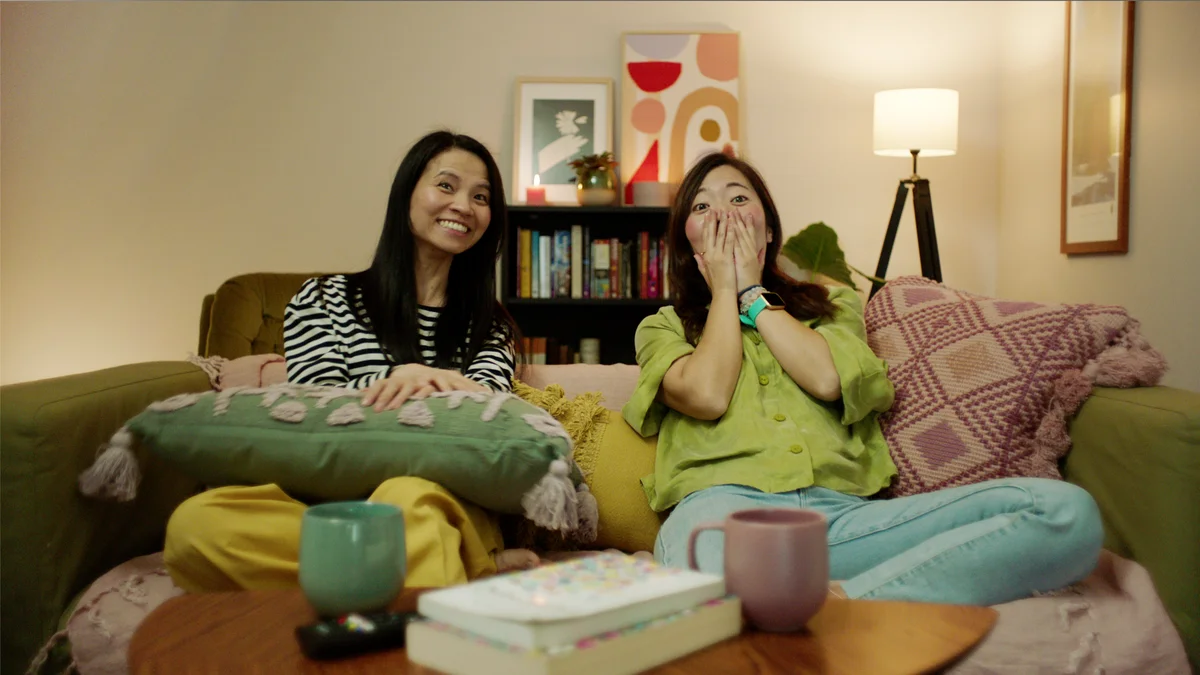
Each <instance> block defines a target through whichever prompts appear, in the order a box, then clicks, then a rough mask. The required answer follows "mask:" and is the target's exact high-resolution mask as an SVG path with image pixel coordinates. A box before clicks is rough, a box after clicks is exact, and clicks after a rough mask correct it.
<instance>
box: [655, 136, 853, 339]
mask: <svg viewBox="0 0 1200 675" xmlns="http://www.w3.org/2000/svg"><path fill="white" fill-rule="evenodd" d="M721 166H731V167H733V168H735V169H737V170H738V171H739V172H741V174H742V175H743V176H745V177H746V180H748V181H750V187H752V188H753V189H754V192H755V194H757V195H758V199H759V201H760V202H762V207H763V215H764V216H766V221H767V223H766V224H767V231H768V232H770V233H771V240H770V241H768V242H767V252H766V257H765V259H764V260H765V264H764V265H763V275H762V285H763V287H764V288H766V289H767V290H768V291H772V292H775V293H778V294H779V297H781V298H782V299H783V303H784V305H786V307H787V312H788V314H791V315H792V316H794V317H796V318H797V319H801V320H805V319H812V318H816V317H823V318H830V317H832V316H833V314H834V311H835V309H836V307H835V306H834V304H833V302H832V301H830V299H829V291H827V290H826V289H825V287H824V286H822V285H820V284H812V283H808V282H803V281H796V280H795V279H793V278H791V277H789V276H788V275H786V274H784V273H783V271H782V270H780V269H779V266H778V265H777V264H776V263H775V260H776V256H778V255H779V249H780V247H781V246H782V245H783V244H782V241H783V230H782V228H781V227H780V224H779V211H778V210H776V208H775V200H773V199H771V193H770V191H769V190H767V184H766V182H765V181H763V179H762V176H760V175H759V173H758V172H757V171H755V170H754V167H752V166H750V164H749V163H748V162H746V161H745V160H743V159H739V158H737V157H731V156H729V155H726V154H724V153H719V152H714V153H711V154H707V155H704V156H702V157H700V159H698V160H696V163H695V164H694V165H693V166H692V168H691V170H689V171H688V172H687V175H686V176H684V177H683V182H682V183H680V185H679V192H678V193H676V195H675V202H674V203H673V204H672V205H671V215H670V216H669V218H668V224H667V241H668V242H669V244H668V245H669V246H670V251H671V272H670V274H671V295H673V296H674V298H675V302H674V303H673V304H674V307H675V313H676V314H677V315H679V320H680V322H681V323H683V328H684V332H685V334H686V336H687V339H688V340H690V341H691V342H692V343H695V342H696V341H697V340H698V339H699V338H700V333H702V332H703V331H704V323H705V322H706V321H708V305H709V304H710V303H711V302H712V291H710V290H709V288H708V284H707V283H706V282H705V281H704V275H702V274H701V273H700V268H699V267H698V266H697V265H696V259H695V258H694V257H693V253H694V252H693V251H692V245H691V243H690V242H689V241H688V238H687V221H688V216H689V215H690V214H691V212H692V200H693V199H695V198H696V193H698V192H700V188H701V187H702V186H703V184H704V179H705V178H707V177H708V174H709V172H710V171H712V170H713V169H716V168H717V167H721Z"/></svg>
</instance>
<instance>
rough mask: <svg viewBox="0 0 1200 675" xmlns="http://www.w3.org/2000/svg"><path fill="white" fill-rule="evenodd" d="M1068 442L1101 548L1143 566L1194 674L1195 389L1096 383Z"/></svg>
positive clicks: (1199, 631) (1199, 446)
mask: <svg viewBox="0 0 1200 675" xmlns="http://www.w3.org/2000/svg"><path fill="white" fill-rule="evenodd" d="M1071 440H1072V442H1073V445H1072V449H1071V452H1070V454H1068V455H1067V460H1066V466H1065V472H1066V476H1067V480H1069V481H1071V482H1072V483H1075V484H1076V485H1079V486H1080V487H1082V488H1084V489H1086V490H1087V491H1088V492H1089V493H1091V495H1092V496H1093V497H1094V498H1095V499H1096V502H1097V503H1098V504H1099V505H1100V512H1101V514H1102V515H1103V517H1104V529H1105V546H1106V547H1107V548H1109V549H1110V550H1112V551H1113V552H1115V553H1117V554H1119V555H1122V556H1124V557H1127V558H1131V559H1133V560H1136V561H1137V562H1138V563H1140V564H1141V565H1142V566H1143V567H1145V568H1146V569H1147V570H1149V572H1150V576H1151V578H1153V579H1154V585H1155V588H1156V589H1157V590H1158V595H1159V597H1160V598H1161V599H1162V601H1163V604H1164V605H1166V608H1167V612H1168V613H1169V614H1170V615H1171V619H1172V620H1173V621H1174V622H1175V626H1176V628H1178V629H1179V634H1180V636H1181V637H1182V638H1183V642H1184V646H1185V647H1186V648H1187V651H1188V656H1189V658H1190V659H1191V661H1192V664H1193V668H1194V669H1196V671H1197V672H1200V574H1198V573H1197V570H1200V393H1196V392H1190V391H1184V390H1182V389H1173V388H1170V387H1144V388H1139V389H1108V388H1097V389H1096V390H1095V391H1094V392H1093V393H1092V395H1091V397H1090V398H1089V399H1088V401H1087V402H1086V403H1085V404H1084V405H1083V407H1082V408H1081V409H1080V411H1079V414H1078V415H1077V416H1076V417H1075V420H1074V421H1073V422H1072V423H1071Z"/></svg>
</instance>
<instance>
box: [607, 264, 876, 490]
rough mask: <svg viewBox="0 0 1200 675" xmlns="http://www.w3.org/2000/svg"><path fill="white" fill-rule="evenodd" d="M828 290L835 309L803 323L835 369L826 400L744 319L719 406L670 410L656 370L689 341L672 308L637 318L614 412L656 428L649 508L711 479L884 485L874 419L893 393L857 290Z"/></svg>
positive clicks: (783, 486)
mask: <svg viewBox="0 0 1200 675" xmlns="http://www.w3.org/2000/svg"><path fill="white" fill-rule="evenodd" d="M829 290H830V299H831V300H832V301H833V303H834V305H836V306H837V310H838V311H837V312H836V313H835V315H834V318H833V319H831V320H817V319H813V320H810V321H808V322H806V324H807V325H808V326H809V327H811V328H813V329H814V330H815V331H816V332H817V333H820V334H821V336H823V337H824V338H825V340H826V342H828V343H829V350H830V352H832V354H833V362H834V365H835V366H836V367H837V371H838V375H839V376H840V377H841V381H842V398H841V400H840V401H837V402H833V403H829V402H825V401H821V400H819V399H817V398H814V397H812V396H810V395H809V394H808V393H806V392H805V391H804V390H803V389H801V388H800V387H799V385H797V384H796V383H795V382H793V381H792V378H791V377H790V376H789V375H788V374H787V373H786V372H784V370H783V367H782V366H780V365H779V362H778V361H777V360H776V359H775V357H774V355H772V354H771V350H770V349H769V348H768V347H767V345H766V343H765V342H764V341H763V339H762V336H761V335H759V333H758V331H757V330H754V329H753V328H750V327H748V326H743V327H742V370H741V373H740V374H739V375H738V381H737V385H736V387H735V388H734V391H733V398H732V399H731V400H730V402H729V408H728V409H727V410H726V411H725V414H724V415H722V416H721V417H720V418H718V419H716V420H712V421H704V420H698V419H695V418H693V417H689V416H687V415H684V414H682V413H680V412H677V411H675V410H672V409H671V408H668V407H667V406H666V405H664V404H663V403H661V402H659V401H656V400H655V398H656V397H657V395H658V390H659V387H660V386H661V385H662V380H663V376H664V375H665V374H666V372H667V369H668V368H670V367H671V364H673V363H675V361H677V360H679V359H680V358H681V357H683V356H686V355H688V354H690V353H692V352H693V351H695V349H696V348H695V346H694V345H692V344H690V343H689V342H688V341H687V339H686V338H685V337H684V330H683V324H682V323H681V322H680V320H679V316H678V315H677V314H675V310H674V308H672V307H664V308H663V309H661V310H659V311H658V313H657V314H655V315H653V316H649V317H646V318H645V319H643V320H642V322H641V324H640V325H639V326H638V329H637V334H636V337H635V343H636V347H637V361H638V365H639V366H640V367H641V375H640V376H639V378H638V384H637V388H636V389H635V390H634V393H633V396H632V397H631V398H630V399H629V402H628V403H626V404H625V407H624V408H623V409H622V414H623V415H624V417H625V420H626V421H627V422H629V424H630V425H631V426H632V427H633V428H634V429H635V430H636V431H637V432H638V433H640V434H641V435H642V436H653V435H654V434H658V450H657V455H656V459H655V466H654V473H653V474H651V475H649V476H646V477H645V478H643V479H642V487H643V488H644V489H645V491H646V496H647V497H648V498H649V500H650V507H651V508H653V509H654V510H655V511H664V510H666V509H669V508H670V507H672V506H674V505H675V504H677V503H679V501H680V500H682V499H683V498H684V497H686V496H687V495H689V494H691V493H692V492H695V491H697V490H702V489H704V488H707V487H712V486H714V485H747V486H749V487H753V488H756V489H759V490H762V491H764V492H772V493H774V492H787V491H790V490H797V489H800V488H804V487H809V486H813V485H817V486H821V487H825V488H829V489H831V490H837V491H838V492H842V493H845V494H851V495H860V496H866V495H871V494H874V493H875V492H878V491H879V490H880V489H882V488H884V487H887V485H888V483H890V482H891V479H892V476H894V475H895V474H896V466H895V465H894V464H893V463H892V458H891V455H890V454H889V453H888V447H887V442H886V441H885V440H884V438H883V433H882V431H881V430H880V428H879V422H878V419H877V418H878V415H879V413H880V412H883V411H885V410H887V409H888V408H889V407H890V406H891V405H892V399H893V397H894V394H895V392H894V390H893V389H892V383H891V382H890V381H889V380H888V378H887V364H885V363H884V362H883V361H882V360H881V359H880V358H879V357H877V356H875V354H874V353H873V352H872V351H871V348H870V347H869V346H867V339H866V331H865V329H864V326H863V315H862V300H861V299H860V298H859V296H858V294H857V293H855V292H854V291H853V290H852V289H850V288H844V287H831V288H830V289H829Z"/></svg>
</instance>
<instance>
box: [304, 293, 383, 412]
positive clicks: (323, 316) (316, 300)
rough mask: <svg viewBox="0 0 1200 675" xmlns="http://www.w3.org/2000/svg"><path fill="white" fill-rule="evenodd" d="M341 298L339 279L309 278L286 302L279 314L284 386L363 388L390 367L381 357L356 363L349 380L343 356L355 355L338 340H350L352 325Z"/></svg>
mask: <svg viewBox="0 0 1200 675" xmlns="http://www.w3.org/2000/svg"><path fill="white" fill-rule="evenodd" d="M346 295H347V294H346V279H345V277H343V276H340V275H339V276H334V277H327V278H325V280H324V281H322V279H320V278H317V279H309V280H308V281H305V282H304V285H303V286H301V287H300V291H299V292H298V293H296V295H295V297H293V298H292V300H291V302H289V303H288V305H287V308H286V309H285V310H284V314H283V348H284V352H285V358H286V359H287V378H288V382H295V383H298V384H320V385H330V386H338V387H347V388H350V389H363V388H365V387H367V386H369V385H370V384H371V383H373V382H375V381H376V380H379V379H381V378H384V377H386V376H387V374H388V372H389V371H390V370H391V365H390V364H389V363H388V362H387V361H386V359H383V358H378V359H374V361H375V362H373V363H370V364H362V363H356V364H355V367H354V369H353V370H354V373H353V376H352V373H351V366H350V364H349V363H348V362H347V358H346V355H347V352H349V353H351V354H352V355H355V357H354V358H355V360H361V356H360V355H358V350H357V349H356V345H355V344H351V343H349V342H347V339H348V338H345V337H343V336H344V335H349V336H353V335H354V334H355V333H356V331H355V328H356V326H357V324H358V321H357V319H356V318H355V316H354V313H353V312H352V311H351V308H350V304H349V302H347V299H346ZM358 332H362V331H361V329H358ZM370 337H372V338H373V336H370ZM351 342H353V341H352V340H351ZM364 366H366V367H364Z"/></svg>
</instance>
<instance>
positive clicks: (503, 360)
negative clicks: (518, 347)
mask: <svg viewBox="0 0 1200 675" xmlns="http://www.w3.org/2000/svg"><path fill="white" fill-rule="evenodd" d="M515 368H516V354H515V352H514V351H513V344H512V338H511V337H510V336H509V334H508V331H507V330H505V329H504V327H503V326H502V325H501V324H499V323H495V324H493V325H492V335H491V337H489V338H488V340H487V342H485V343H484V344H483V347H482V348H481V349H480V350H479V353H478V354H476V355H475V360H474V361H472V362H471V365H469V366H467V369H466V370H465V371H463V374H464V375H466V376H467V378H468V379H470V380H474V381H476V382H478V383H480V384H482V385H484V386H486V387H487V388H489V389H491V390H492V391H504V392H508V391H512V381H513V371H514V370H515Z"/></svg>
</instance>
